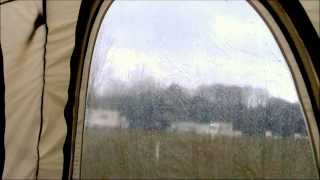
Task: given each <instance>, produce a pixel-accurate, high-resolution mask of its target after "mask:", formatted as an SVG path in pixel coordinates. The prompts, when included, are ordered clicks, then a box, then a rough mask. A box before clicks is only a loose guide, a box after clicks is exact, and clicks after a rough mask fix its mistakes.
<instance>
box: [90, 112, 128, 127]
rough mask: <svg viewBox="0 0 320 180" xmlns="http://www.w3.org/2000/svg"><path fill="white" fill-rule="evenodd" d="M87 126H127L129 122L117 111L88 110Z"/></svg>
mask: <svg viewBox="0 0 320 180" xmlns="http://www.w3.org/2000/svg"><path fill="white" fill-rule="evenodd" d="M87 116H88V118H87V126H90V127H109V128H128V126H129V122H128V121H127V120H126V118H125V117H123V116H121V115H120V113H119V112H118V111H111V110H90V111H88V112H87Z"/></svg>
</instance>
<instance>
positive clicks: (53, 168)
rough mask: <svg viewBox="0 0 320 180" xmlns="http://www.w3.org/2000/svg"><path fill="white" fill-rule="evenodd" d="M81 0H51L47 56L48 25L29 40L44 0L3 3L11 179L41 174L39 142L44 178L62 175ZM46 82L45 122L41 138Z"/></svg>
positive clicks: (8, 170) (8, 172)
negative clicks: (68, 104)
mask: <svg viewBox="0 0 320 180" xmlns="http://www.w3.org/2000/svg"><path fill="white" fill-rule="evenodd" d="M80 4H81V0H73V1H70V0H64V1H62V0H59V1H47V23H48V24H47V25H48V30H49V31H48V37H47V45H46V55H45V59H44V52H45V50H44V46H45V36H46V31H45V27H44V25H42V26H41V27H40V28H38V29H37V31H36V32H35V35H34V39H33V40H32V41H31V43H30V44H27V40H28V38H29V36H30V34H31V33H32V30H33V25H34V22H35V20H36V18H37V16H38V14H41V13H42V11H43V4H42V1H40V0H28V1H13V2H9V3H6V4H4V5H1V45H2V48H3V54H4V73H5V85H6V132H5V149H6V160H5V170H4V173H3V178H5V179H6V178H13V179H17V178H19V179H27V178H28V179H30V178H35V177H36V171H37V167H38V150H37V148H38V145H39V155H40V157H39V174H38V178H40V179H42V178H46V179H47V178H61V176H62V168H63V145H64V141H65V136H66V123H65V118H64V107H65V104H66V102H67V94H68V86H69V75H70V72H69V71H70V58H71V54H72V52H73V48H74V41H75V29H76V23H77V19H78V13H79V8H80ZM44 62H46V63H45V64H44ZM44 65H45V71H44V70H43V67H44ZM43 72H45V76H44V77H45V84H44V87H43ZM42 88H44V92H43V122H42V131H41V132H42V133H41V138H40V142H39V144H38V136H39V132H40V124H41V97H42Z"/></svg>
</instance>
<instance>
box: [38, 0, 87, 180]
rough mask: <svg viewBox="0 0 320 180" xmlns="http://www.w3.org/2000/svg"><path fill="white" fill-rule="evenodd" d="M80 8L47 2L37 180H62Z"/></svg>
mask: <svg viewBox="0 0 320 180" xmlns="http://www.w3.org/2000/svg"><path fill="white" fill-rule="evenodd" d="M80 4H81V1H80V0H73V1H70V0H64V1H61V0H59V1H48V2H47V24H48V30H49V31H48V42H47V50H46V65H45V67H46V68H45V87H44V97H43V98H44V102H43V126H42V128H43V129H42V134H41V139H40V165H39V178H40V179H41V178H48V177H51V178H59V177H61V176H62V168H63V145H64V142H65V136H66V133H67V132H66V131H67V129H66V122H65V118H64V108H65V105H66V103H67V95H68V87H69V76H70V58H71V54H72V52H73V49H74V42H75V29H76V23H77V19H78V13H79V8H80Z"/></svg>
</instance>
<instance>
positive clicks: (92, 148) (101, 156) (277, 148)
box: [81, 128, 318, 179]
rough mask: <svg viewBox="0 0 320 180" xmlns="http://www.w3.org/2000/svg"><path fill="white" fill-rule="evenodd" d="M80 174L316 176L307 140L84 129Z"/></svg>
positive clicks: (112, 175)
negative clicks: (213, 136)
mask: <svg viewBox="0 0 320 180" xmlns="http://www.w3.org/2000/svg"><path fill="white" fill-rule="evenodd" d="M81 169H82V171H81V176H82V177H83V178H128V177H131V178H212V179H214V178H226V179H230V178H232V179H235V178H245V179H250V178H272V179H274V178H281V179H283V178H295V179H316V178H317V177H318V175H317V170H316V167H315V164H314V160H313V157H312V151H311V147H310V145H309V142H308V140H307V139H296V140H295V139H293V138H281V139H267V138H264V137H247V136H242V137H237V138H236V137H235V138H231V137H215V138H213V139H212V138H211V137H210V136H205V135H196V134H193V133H184V134H181V133H174V132H163V131H162V132H147V131H143V130H133V129H131V130H128V129H123V130H121V129H98V128H89V129H87V130H86V132H85V135H84V150H83V154H82V168H81Z"/></svg>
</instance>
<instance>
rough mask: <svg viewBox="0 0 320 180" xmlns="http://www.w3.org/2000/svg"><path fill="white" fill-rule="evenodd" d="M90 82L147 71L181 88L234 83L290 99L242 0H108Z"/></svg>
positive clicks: (282, 68)
mask: <svg viewBox="0 0 320 180" xmlns="http://www.w3.org/2000/svg"><path fill="white" fill-rule="evenodd" d="M93 68H94V69H96V70H92V71H91V72H92V73H96V79H95V81H94V82H95V83H94V87H95V88H97V89H98V90H99V91H100V92H103V91H104V90H105V89H106V88H107V87H110V86H111V87H112V82H114V81H121V82H124V83H128V84H130V83H132V81H133V80H135V79H137V78H143V77H153V78H155V79H156V80H158V81H160V82H161V83H162V84H166V85H168V84H171V83H178V84H180V85H182V86H184V87H187V88H196V87H197V86H199V85H201V84H212V83H222V84H235V85H241V86H242V85H250V86H254V87H260V88H265V89H267V90H268V91H269V93H270V94H271V95H273V96H276V97H281V98H284V99H286V100H288V101H291V102H294V101H297V99H298V98H297V94H296V91H295V87H294V84H293V81H292V77H291V74H290V72H289V70H288V67H287V65H286V63H285V60H284V57H283V55H282V54H281V52H280V49H279V47H278V45H277V44H276V42H275V40H274V38H273V36H272V34H271V32H270V31H269V29H268V27H267V26H266V25H265V23H264V22H263V20H262V19H261V18H260V17H259V15H258V14H257V13H256V12H255V10H254V9H253V8H252V7H251V6H250V5H249V4H248V3H247V2H246V1H240V0H237V1H222V0H221V1H218V0H214V1H185V0H183V1H182V0H176V1H164V0H153V1H151V0H150V1H146V0H145V1H132V0H127V1H124V0H121V1H115V2H114V4H113V5H112V6H111V8H110V9H109V11H108V13H107V15H106V17H105V19H104V21H103V23H102V26H101V29H100V32H99V35H98V40H97V42H96V47H95V51H94V56H93Z"/></svg>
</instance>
